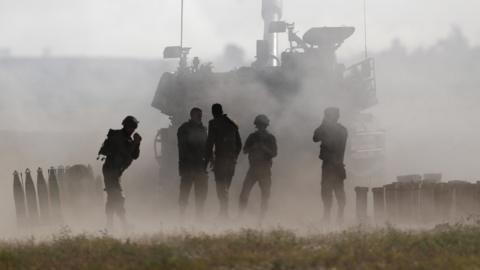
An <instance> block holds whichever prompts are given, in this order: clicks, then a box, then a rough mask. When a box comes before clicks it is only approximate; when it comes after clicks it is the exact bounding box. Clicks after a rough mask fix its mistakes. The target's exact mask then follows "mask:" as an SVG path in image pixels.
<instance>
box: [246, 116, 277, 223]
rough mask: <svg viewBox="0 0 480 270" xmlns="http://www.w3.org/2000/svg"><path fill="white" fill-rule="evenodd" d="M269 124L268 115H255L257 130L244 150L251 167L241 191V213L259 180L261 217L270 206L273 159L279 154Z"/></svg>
mask: <svg viewBox="0 0 480 270" xmlns="http://www.w3.org/2000/svg"><path fill="white" fill-rule="evenodd" d="M269 124H270V120H269V119H268V117H267V116H265V115H258V116H257V117H255V121H254V125H255V126H256V128H257V131H255V132H253V133H252V134H250V135H249V136H248V138H247V140H246V141H245V146H244V147H243V152H244V153H245V154H248V161H249V164H250V168H249V169H248V172H247V176H246V177H245V180H244V182H243V187H242V192H241V193H240V203H239V205H240V215H242V214H243V212H244V211H245V208H246V207H247V203H248V197H249V195H250V191H251V190H252V188H253V186H254V185H255V183H257V182H258V185H259V186H260V190H261V196H262V203H261V214H260V218H261V219H263V217H264V216H265V213H266V211H267V208H268V200H269V198H270V187H271V185H272V172H271V169H272V164H273V162H272V159H273V158H274V157H276V156H277V141H276V139H275V136H273V135H272V134H271V133H270V132H268V131H267V127H268V126H269Z"/></svg>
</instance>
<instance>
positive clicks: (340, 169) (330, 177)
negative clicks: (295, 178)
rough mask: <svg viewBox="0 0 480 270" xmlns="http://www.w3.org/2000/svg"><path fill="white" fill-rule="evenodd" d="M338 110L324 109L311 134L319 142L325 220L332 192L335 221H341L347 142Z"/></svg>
mask: <svg viewBox="0 0 480 270" xmlns="http://www.w3.org/2000/svg"><path fill="white" fill-rule="evenodd" d="M339 118H340V110H339V109H338V108H335V107H330V108H327V109H325V116H324V119H323V122H322V124H321V125H320V127H319V128H317V129H316V130H315V132H314V135H313V141H314V142H321V146H320V156H319V157H320V159H321V160H322V161H323V163H322V183H321V187H322V201H323V208H324V212H323V215H324V219H325V221H329V220H330V211H331V208H332V200H333V193H335V198H336V199H337V205H338V213H337V221H338V222H339V223H341V222H342V221H343V210H344V208H345V190H344V185H343V184H344V183H343V182H344V180H345V179H346V172H345V165H344V163H343V162H344V156H345V147H346V143H347V137H348V132H347V129H346V128H345V127H344V126H342V125H341V124H339V123H338V120H339Z"/></svg>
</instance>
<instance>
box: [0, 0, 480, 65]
mask: <svg viewBox="0 0 480 270" xmlns="http://www.w3.org/2000/svg"><path fill="white" fill-rule="evenodd" d="M367 1H368V25H369V46H370V47H371V48H372V49H381V48H384V47H387V46H389V45H390V43H391V40H392V39H394V38H397V37H398V38H401V39H402V41H403V42H404V43H406V44H407V45H408V46H409V47H411V48H413V47H417V46H426V45H429V44H431V43H433V42H435V41H436V40H438V39H439V38H442V37H444V36H446V35H447V34H448V32H449V31H450V28H451V25H457V26H460V27H461V28H462V29H463V31H464V32H465V35H466V36H467V37H468V38H469V40H470V41H471V42H472V43H473V44H479V43H480V19H478V16H477V14H476V12H474V10H480V1H478V0H421V1H418V0H367ZM179 3H180V0H141V1H138V0H116V1H113V0H42V1H37V0H14V1H13V0H0V33H1V34H0V48H2V47H3V48H10V49H11V52H12V53H13V54H14V55H39V54H41V53H42V51H43V49H45V48H49V49H50V50H51V52H52V53H53V54H54V55H75V56H100V55H102V56H126V57H142V58H157V57H160V56H161V53H162V50H163V47H165V46H166V45H168V44H176V43H178V40H179V34H178V28H179ZM185 4H186V21H185V24H186V30H185V35H186V36H185V40H186V45H189V46H193V47H194V51H193V54H196V55H200V56H203V57H212V56H213V55H216V54H219V53H220V52H221V51H222V48H223V47H224V45H225V44H228V43H236V44H239V45H240V46H242V47H244V48H245V49H246V50H247V52H248V54H249V56H252V55H253V53H254V48H255V43H254V41H255V39H258V38H259V37H261V35H262V31H263V30H262V21H261V17H260V5H261V0H185ZM362 5H363V1H362V0H284V6H285V10H284V19H286V20H287V21H295V22H296V23H297V28H298V30H299V31H300V32H301V33H303V32H304V31H305V30H307V29H308V27H311V26H324V25H331V26H336V25H352V26H356V27H357V30H358V31H357V33H356V34H355V35H354V36H353V37H352V38H351V39H350V40H349V41H348V42H347V43H346V44H345V46H344V49H343V52H344V53H346V54H352V53H357V52H359V51H361V50H362V48H363V45H362V44H363V26H362V25H363V18H362V16H363V15H362V10H363V9H362ZM284 38H286V37H284Z"/></svg>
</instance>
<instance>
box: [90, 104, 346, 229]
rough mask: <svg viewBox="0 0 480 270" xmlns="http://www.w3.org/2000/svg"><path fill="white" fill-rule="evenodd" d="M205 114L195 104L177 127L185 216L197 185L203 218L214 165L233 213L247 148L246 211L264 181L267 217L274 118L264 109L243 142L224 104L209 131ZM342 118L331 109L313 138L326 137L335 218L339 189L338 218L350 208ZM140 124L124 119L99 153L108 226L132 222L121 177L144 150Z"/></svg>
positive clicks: (222, 197)
mask: <svg viewBox="0 0 480 270" xmlns="http://www.w3.org/2000/svg"><path fill="white" fill-rule="evenodd" d="M202 114H203V113H202V110H201V109H199V108H193V109H191V111H190V119H189V120H188V121H186V122H185V123H183V124H182V125H181V126H180V127H179V128H178V132H177V139H178V153H179V175H180V195H179V205H180V213H181V215H182V216H183V215H184V213H185V210H186V207H187V204H188V198H189V195H190V191H191V190H192V187H193V188H194V193H195V206H196V215H197V218H199V219H201V218H202V217H203V212H204V205H205V200H206V198H207V191H208V168H211V169H212V170H213V173H214V178H215V183H216V191H217V197H218V200H219V203H220V212H219V216H220V217H221V218H227V217H228V210H229V189H230V185H231V183H232V178H233V176H234V174H235V167H236V164H237V159H238V156H239V155H240V153H241V152H242V149H243V152H244V154H247V155H248V160H249V169H248V172H247V175H246V177H245V179H244V182H243V186H242V190H241V193H240V199H239V208H240V215H242V214H243V212H244V210H245V209H246V207H247V204H248V198H249V194H250V192H251V190H252V188H253V186H254V185H255V184H256V183H258V184H259V186H260V190H261V211H260V213H261V214H260V218H263V217H264V216H265V214H266V212H267V209H268V201H269V198H270V189H271V185H272V179H271V175H272V172H271V169H272V165H273V159H274V158H275V157H276V156H277V141H276V138H275V136H274V135H273V134H271V133H270V132H269V131H268V130H267V128H268V126H269V125H270V120H269V119H268V117H267V116H266V115H263V114H261V115H258V116H257V117H255V120H254V125H255V127H256V129H257V130H256V131H254V132H253V133H251V134H250V135H249V136H248V138H247V140H246V141H245V144H243V143H242V139H241V137H240V133H239V127H238V126H237V124H236V123H235V122H234V121H233V120H231V119H230V118H229V117H228V116H227V114H225V113H224V112H223V108H222V106H221V105H220V104H218V103H217V104H214V105H213V106H212V115H213V119H212V120H210V121H209V123H208V130H207V128H206V127H205V126H204V125H203V122H202ZM339 118H340V111H339V109H338V108H335V107H330V108H327V109H326V110H325V115H324V119H323V122H322V124H321V125H320V127H318V128H317V129H316V130H315V132H314V135H313V141H314V142H321V150H320V159H321V160H322V161H323V163H322V182H321V189H322V192H321V195H322V200H323V206H324V219H326V220H329V219H330V210H331V207H332V200H333V194H335V197H336V199H337V204H338V215H337V221H339V222H341V221H342V219H343V209H344V207H345V191H344V186H343V182H344V180H345V179H346V172H345V166H344V155H345V146H346V141H347V129H346V128H345V127H344V126H342V125H341V124H339V123H338V120H339ZM138 123H139V122H138V120H137V119H136V118H135V117H133V116H127V117H126V118H125V119H124V120H123V122H122V124H123V128H122V129H121V130H110V131H109V132H108V135H107V139H106V140H105V142H104V143H103V145H102V147H101V149H100V151H99V155H100V156H104V158H102V159H105V163H104V165H103V175H104V181H105V191H106V193H107V202H106V215H107V228H112V227H113V217H114V215H115V214H116V215H117V216H118V217H119V219H120V221H121V222H122V224H123V225H126V219H125V207H124V203H125V198H124V197H123V195H122V189H121V185H120V178H121V175H122V173H123V172H124V171H125V170H126V169H127V168H128V167H129V166H130V164H131V163H132V161H133V160H135V159H137V158H138V157H139V154H140V142H141V140H142V138H141V137H140V135H139V134H138V133H134V132H135V130H136V129H137V127H138ZM132 134H133V138H132Z"/></svg>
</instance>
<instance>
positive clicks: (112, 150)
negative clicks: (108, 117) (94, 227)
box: [98, 116, 142, 229]
mask: <svg viewBox="0 0 480 270" xmlns="http://www.w3.org/2000/svg"><path fill="white" fill-rule="evenodd" d="M138 123H139V122H138V120H137V119H136V118H135V117H133V116H127V117H126V118H125V119H124V120H123V121H122V125H123V128H122V129H119V130H113V129H110V130H109V131H108V134H107V139H106V140H105V141H104V142H103V144H102V147H101V148H100V151H99V152H98V155H99V156H103V158H102V160H104V159H105V163H104V164H103V168H102V170H103V178H104V182H105V191H106V192H107V202H106V205H105V212H106V215H107V228H108V229H113V216H114V215H115V214H116V215H117V216H118V217H119V219H120V221H121V222H122V225H123V226H124V229H126V225H127V224H126V218H125V206H124V204H125V198H124V197H123V194H122V187H121V185H120V178H121V176H122V174H123V172H124V171H125V170H126V169H127V168H128V167H129V166H130V164H131V163H132V161H133V160H136V159H137V158H138V157H139V155H140V142H141V141H142V137H141V136H140V135H139V134H138V133H135V134H133V133H134V132H135V130H136V129H137V127H138ZM132 134H133V138H132Z"/></svg>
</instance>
